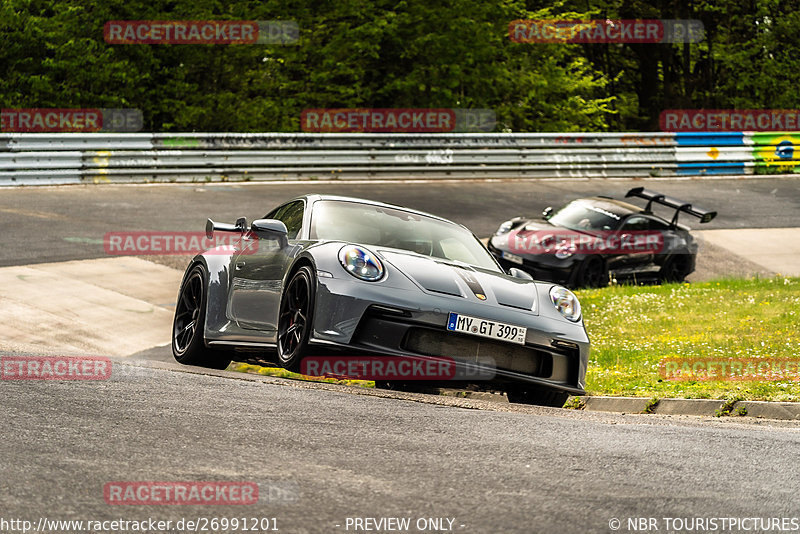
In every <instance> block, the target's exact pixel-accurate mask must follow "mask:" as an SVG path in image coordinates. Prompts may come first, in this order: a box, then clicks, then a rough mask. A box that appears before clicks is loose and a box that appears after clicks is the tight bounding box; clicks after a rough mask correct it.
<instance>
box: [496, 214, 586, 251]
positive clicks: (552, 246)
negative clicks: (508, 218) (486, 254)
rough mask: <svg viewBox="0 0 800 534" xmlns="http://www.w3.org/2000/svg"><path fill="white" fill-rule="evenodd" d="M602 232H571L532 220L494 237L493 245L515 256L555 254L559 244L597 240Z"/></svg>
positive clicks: (567, 229)
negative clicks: (588, 238)
mask: <svg viewBox="0 0 800 534" xmlns="http://www.w3.org/2000/svg"><path fill="white" fill-rule="evenodd" d="M599 234H600V232H597V231H592V230H570V229H569V228H564V227H561V226H553V225H552V224H550V223H548V222H546V221H543V220H541V219H539V220H536V219H530V220H528V221H526V222H525V223H524V224H522V225H519V226H517V227H516V228H514V229H513V230H511V231H510V232H508V233H505V234H500V235H496V234H495V235H493V236H492V238H491V240H490V241H491V244H492V246H494V247H495V248H496V249H498V250H505V251H508V252H512V253H514V254H547V253H552V252H555V250H556V245H557V244H558V243H559V242H562V241H567V242H572V243H575V242H580V241H581V240H580V236H584V237H586V236H591V237H593V238H596V237H597V236H598V235H599Z"/></svg>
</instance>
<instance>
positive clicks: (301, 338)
mask: <svg viewBox="0 0 800 534" xmlns="http://www.w3.org/2000/svg"><path fill="white" fill-rule="evenodd" d="M313 310H314V273H313V271H312V270H311V268H310V267H308V266H305V265H304V266H303V267H300V268H299V269H298V270H297V272H296V273H294V275H293V276H292V278H291V279H290V280H289V283H288V284H287V286H286V290H285V291H284V292H283V297H282V298H281V307H280V314H279V316H278V363H280V364H281V366H282V367H284V368H286V369H289V370H291V371H296V370H297V369H298V368H299V367H300V360H301V359H302V358H303V354H304V353H305V350H306V347H307V346H308V338H309V336H310V335H311V325H312V322H311V321H312V314H313Z"/></svg>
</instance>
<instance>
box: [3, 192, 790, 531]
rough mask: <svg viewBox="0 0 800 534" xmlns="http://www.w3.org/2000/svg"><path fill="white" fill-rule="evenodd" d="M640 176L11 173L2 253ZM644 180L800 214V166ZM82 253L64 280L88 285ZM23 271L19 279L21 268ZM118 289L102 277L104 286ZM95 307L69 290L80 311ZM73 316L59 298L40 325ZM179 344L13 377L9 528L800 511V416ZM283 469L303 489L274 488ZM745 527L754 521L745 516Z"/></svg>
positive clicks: (32, 260) (541, 523) (512, 521)
mask: <svg viewBox="0 0 800 534" xmlns="http://www.w3.org/2000/svg"><path fill="white" fill-rule="evenodd" d="M635 185H642V182H634V181H605V180H593V181H576V182H566V181H538V182H534V181H529V182H528V181H525V182H515V181H501V182H462V183H444V182H435V183H396V184H309V183H303V184H290V185H276V184H271V185H261V184H258V185H254V184H246V185H237V184H225V185H173V186H153V187H142V186H100V187H96V186H95V187H88V186H87V187H84V186H78V187H47V188H17V189H9V190H0V228H2V232H0V265H2V266H25V265H31V264H44V263H48V264H50V265H46V266H42V267H41V269H40V270H39V271H37V272H40V273H47V272H51V273H56V272H57V271H58V265H57V264H55V263H54V262H61V261H68V260H89V259H92V258H104V257H105V253H104V251H103V249H102V246H101V245H100V244H99V241H100V240H102V237H103V235H104V234H105V233H106V232H110V231H126V230H201V229H202V228H203V223H204V221H205V218H206V217H209V216H210V217H212V218H214V219H215V220H221V221H232V220H233V219H235V218H236V217H238V216H247V217H248V219H250V220H252V219H253V218H257V217H260V216H263V215H264V214H265V213H266V212H267V211H268V210H269V209H270V207H272V206H274V205H275V204H277V203H279V202H281V201H283V200H285V199H288V198H291V197H293V196H296V195H298V194H301V193H305V192H309V191H316V192H323V193H335V194H344V195H353V196H363V197H367V198H374V199H377V200H384V201H389V202H393V203H397V204H403V205H407V206H411V207H414V208H418V209H422V210H426V211H430V212H433V213H437V214H441V215H443V216H445V217H448V218H451V219H453V220H456V221H458V222H462V223H464V224H466V225H467V226H468V227H469V228H471V229H472V230H473V231H474V232H475V233H476V234H478V235H481V236H485V235H488V234H489V233H491V231H493V230H494V228H495V227H496V225H497V224H498V222H500V221H501V220H503V219H505V218H507V217H510V216H513V215H516V214H521V213H537V212H540V211H541V209H543V208H544V207H545V206H547V205H551V204H553V205H558V204H560V203H563V202H565V201H567V200H569V199H571V198H574V197H575V196H583V195H591V194H608V195H612V196H618V195H620V194H624V192H625V191H627V189H628V188H630V187H632V186H635ZM644 185H647V186H648V187H652V188H653V189H657V190H659V191H663V192H665V193H667V194H670V195H672V196H676V197H678V198H687V199H689V200H692V201H694V202H696V203H697V204H700V205H703V206H705V207H708V208H711V209H714V208H716V209H718V210H719V211H720V216H719V217H718V219H717V220H715V221H714V222H712V224H710V225H708V228H709V229H712V230H724V229H728V230H734V229H752V228H763V229H768V228H782V229H784V230H787V229H792V228H795V227H797V226H800V224H798V221H800V217H799V215H800V180H796V179H792V178H756V179H749V180H708V181H699V180H698V181H652V182H647V183H645V184H644ZM687 222H689V223H690V224H691V222H690V221H687ZM788 231H790V232H791V230H788ZM784 239H785V238H784ZM734 263H736V260H735V259H733V260H731V264H734ZM80 265H82V264H80V263H74V264H71V266H72V267H71V269H72V274H71V275H70V276H72V277H79V276H80V273H76V272H75V271H76V270H79V269H78V267H79V266H80ZM88 265H92V266H97V265H99V264H98V263H96V262H94V263H89V264H88ZM62 270H63V271H64V272H62V273H60V274H61V278H59V279H58V283H56V284H54V285H53V286H52V287H53V288H54V289H53V291H55V290H56V289H57V287H58V285H59V284H61V283H63V284H64V285H68V281H67V280H68V278H69V276H67V274H68V273H67V272H66V271H67V269H66V268H65V269H62ZM9 273H10V271H9ZM19 276H20V275H19V274H13V275H12V274H9V276H7V277H6V278H3V283H4V284H7V287H6V288H5V289H6V290H9V289H8V288H10V287H12V286H11V284H14V283H16V282H15V280H20V278H19ZM22 276H23V278H24V276H26V275H24V274H23V275H22ZM42 276H44V275H42ZM85 278H86V279H84V280H83V283H88V282H89V281H90V280H88V278H94V279H95V283H96V284H97V285H100V286H104V287H103V288H102V289H103V290H104V291H111V289H112V288H113V285H114V284H115V283H116V284H117V285H118V286H119V287H118V288H117V289H118V292H120V293H122V294H124V296H125V297H127V298H133V296H135V295H137V294H138V295H139V297H140V300H141V301H143V302H148V299H150V301H151V302H152V304H153V306H154V307H155V308H166V307H168V306H169V303H165V302H159V301H158V300H157V299H159V298H161V294H160V293H159V294H158V295H155V294H152V295H150V294H149V293H152V291H151V290H150V288H148V287H147V281H146V280H142V279H135V280H134V279H128V280H125V279H124V278H121V279H117V278H103V276H102V273H96V274H95V273H89V274H86V275H85ZM30 280H31V279H30V278H29V279H28V281H30ZM117 280H118V281H117ZM23 281H24V280H23ZM83 287H85V286H83ZM168 290H169V288H167V287H165V288H164V291H168ZM45 293H46V292H45ZM108 294H109V293H102V292H98V293H97V295H98V296H97V301H96V306H97V307H101V306H102V298H104V297H103V296H104V295H108ZM77 296H79V295H76V298H77ZM38 298H40V299H41V300H42V301H46V300H47V295H46V294H42V295H38ZM43 303H44V302H43ZM88 305H89V306H91V305H92V303H91V302H89V304H88ZM85 309H87V308H85V307H83V308H80V307H77V305H76V307H74V308H70V311H69V312H68V313H67V312H65V313H64V314H63V315H64V317H62V318H63V319H64V321H65V324H69V323H68V322H67V321H68V320H69V319H70V318H71V317H70V314H72V315H80V314H83V313H86V312H84V311H79V310H85ZM140 311H142V310H138V311H137V310H136V309H133V310H127V312H128V313H132V314H136V313H139V312H140ZM104 313H105V312H104ZM158 313H161V314H166V312H165V311H163V310H162V311H159V312H158ZM54 319H57V318H47V319H46V320H45V319H42V324H41V325H40V330H42V331H47V330H46V329H47V327H48V326H49V325H48V324H45V323H49V322H50V321H51V320H54ZM30 321H36V318H35V317H31V318H30ZM103 321H104V322H103ZM116 321H117V324H116V325H115V316H109V317H106V318H105V319H103V318H101V317H99V316H98V318H97V324H102V325H103V326H102V329H103V335H104V339H105V340H106V342H108V340H109V339H110V340H113V336H114V332H115V327H116V328H121V327H122V325H120V324H119V319H116ZM143 324H144V323H143ZM34 326H35V325H34ZM90 326H91V325H90ZM48 332H49V331H48ZM9 334H11V332H8V331H7V332H6V335H5V336H3V338H0V352H3V353H5V354H8V353H9V352H10V351H12V350H13V348H12V347H11V346H10V345H9V344H7V343H6V342H5V339H7V336H8V335H9ZM144 335H146V334H145V333H143V334H142V336H144ZM26 352H27V353H30V352H31V351H30V350H27V351H26ZM122 353H125V351H124V350H123V351H122ZM168 353H169V351H168V349H164V348H155V349H152V350H150V351H145V352H140V353H138V355H135V356H131V357H127V358H124V357H123V358H116V359H115V360H114V364H113V372H112V375H111V378H110V379H108V380H104V381H96V382H88V381H35V380H26V381H10V380H2V381H0V399H2V401H0V402H2V410H0V432H2V434H1V435H2V439H0V459H2V461H0V531H2V532H13V531H14V530H11V529H10V528H8V526H7V525H6V526H3V523H2V521H3V520H6V521H8V520H12V519H22V520H29V521H32V522H33V524H34V525H36V523H37V521H38V520H39V518H40V517H47V518H48V519H61V520H67V519H77V520H105V519H108V520H111V519H120V518H121V519H126V520H137V519H144V518H148V517H150V518H154V519H160V520H173V521H177V520H178V519H180V518H190V519H196V518H197V517H208V518H211V517H218V518H220V517H227V518H232V517H270V518H272V517H274V518H277V522H278V527H279V531H280V532H375V530H372V531H367V530H364V529H359V530H354V529H353V528H352V527H351V528H349V529H348V528H346V525H347V518H348V517H349V518H354V517H361V518H363V517H373V518H381V517H383V518H386V517H408V518H411V520H412V525H415V522H416V520H417V519H418V518H450V519H453V520H454V521H453V524H452V530H451V531H453V532H465V533H466V532H470V533H472V532H478V533H496V532H497V533H499V532H526V533H527V532H612V531H613V529H612V527H613V526H614V525H616V523H614V521H613V520H614V519H619V520H620V521H621V526H620V528H619V530H617V531H618V532H634V531H637V532H638V531H640V530H635V529H633V528H631V526H632V524H630V523H628V521H629V520H635V521H636V523H635V524H636V525H641V523H639V522H638V521H639V520H638V518H647V519H648V520H649V518H653V519H654V520H655V521H656V523H655V524H656V525H657V526H658V527H659V531H667V526H668V525H667V522H666V519H665V518H684V519H691V518H696V517H700V518H722V517H725V518H730V517H739V518H742V517H759V518H772V517H776V518H789V519H791V518H800V505H798V500H797V494H798V490H800V473H799V472H798V471H797V469H795V468H794V465H795V464H796V458H797V457H798V456H799V455H800V454H799V453H800V423H797V422H784V423H779V422H770V421H758V420H756V421H751V422H745V421H744V420H742V419H734V418H728V419H704V418H692V417H675V416H652V415H650V416H640V415H611V414H601V413H588V412H571V411H565V410H553V409H544V408H536V407H528V406H520V405H508V404H505V405H502V404H493V403H482V402H480V401H471V400H468V401H465V400H462V399H446V398H442V397H432V396H424V395H412V394H400V395H397V394H382V393H375V392H370V391H360V390H355V389H346V388H342V387H334V386H318V385H309V384H305V383H297V382H290V381H285V380H280V379H272V378H262V377H253V376H250V375H242V374H237V373H231V372H203V371H200V370H196V369H194V368H188V367H181V366H179V365H177V364H175V363H161V362H158V361H153V359H155V360H167V359H168ZM165 356H166V357H165ZM111 481H249V482H255V483H258V484H260V485H261V486H260V487H261V488H262V492H263V497H264V498H262V500H261V501H260V502H259V503H257V504H252V505H248V506H237V507H231V506H203V507H200V506H190V505H187V506H152V505H151V506H120V505H109V504H107V503H106V502H105V500H104V498H103V487H104V485H105V484H106V483H108V482H111ZM269 489H277V495H278V496H279V497H280V496H281V495H282V496H284V497H286V498H276V499H270V498H268V497H269V495H270V491H269ZM445 524H446V525H447V524H449V523H447V522H445ZM652 524H653V523H652V522H650V525H652ZM674 524H675V523H674V522H673V525H674ZM751 524H752V523H751ZM337 525H338V526H337ZM651 530H652V528H651ZM49 531H50V532H59V533H61V532H76V531H77V530H75V529H72V530H67V529H61V530H57V529H51V530H49ZM116 531H119V532H121V531H123V530H119V529H118V530H116ZM172 531H175V529H173V530H172ZM221 531H222V530H219V529H218V530H215V532H221ZM381 531H383V532H387V531H389V530H385V529H384V530H381ZM420 531H421V530H418V529H417V528H416V527H413V528H411V529H409V530H408V531H404V532H420ZM427 531H428V532H446V531H447V530H441V529H440V530H431V529H428V530H427ZM674 531H678V532H705V531H711V530H710V529H700V528H694V529H693V530H690V529H689V528H682V529H674ZM715 531H716V532H721V531H722V530H719V529H717V530H715ZM731 531H732V532H739V531H742V532H744V531H747V530H741V529H740V530H726V531H725V532H731ZM749 531H750V532H753V531H759V529H755V530H752V529H750V530H749ZM154 532H155V531H154Z"/></svg>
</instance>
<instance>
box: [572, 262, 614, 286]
mask: <svg viewBox="0 0 800 534" xmlns="http://www.w3.org/2000/svg"><path fill="white" fill-rule="evenodd" d="M577 285H578V287H605V286H607V285H608V267H607V266H606V262H605V261H603V259H602V258H598V257H597V256H590V257H588V258H586V259H585V260H584V261H583V263H582V264H581V265H580V266H579V267H578V276H577Z"/></svg>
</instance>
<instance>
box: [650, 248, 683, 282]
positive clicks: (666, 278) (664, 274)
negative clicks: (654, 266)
mask: <svg viewBox="0 0 800 534" xmlns="http://www.w3.org/2000/svg"><path fill="white" fill-rule="evenodd" d="M690 264H691V261H690V256H689V254H673V255H672V256H670V257H669V258H667V261H665V262H664V265H662V266H661V269H660V270H659V271H658V279H659V280H661V281H662V282H664V283H673V282H683V281H684V279H686V277H687V276H688V275H689V269H690Z"/></svg>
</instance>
